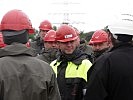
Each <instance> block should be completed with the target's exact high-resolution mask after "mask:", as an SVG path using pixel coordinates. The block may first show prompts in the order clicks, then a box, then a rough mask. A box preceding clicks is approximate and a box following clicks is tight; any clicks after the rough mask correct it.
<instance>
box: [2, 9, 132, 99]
mask: <svg viewBox="0 0 133 100" xmlns="http://www.w3.org/2000/svg"><path fill="white" fill-rule="evenodd" d="M121 16H124V18H123V17H122V18H120V20H118V22H114V23H113V24H110V25H108V27H107V29H100V30H96V31H95V32H94V34H93V35H92V37H91V39H90V41H89V43H87V42H86V41H85V40H80V35H79V34H80V33H79V31H78V30H77V29H76V28H74V27H73V26H70V25H67V24H62V25H61V26H59V27H58V29H57V30H53V28H52V25H51V23H50V22H49V21H48V20H44V21H42V22H41V24H40V26H39V29H40V30H39V36H38V37H37V38H36V44H37V45H35V44H32V43H31V44H30V46H31V47H28V46H27V45H26V44H27V43H29V42H28V41H29V34H33V33H34V29H33V27H32V23H31V21H30V19H29V17H28V16H27V15H26V14H25V13H24V12H23V11H21V10H17V9H14V10H10V11H8V12H7V13H6V14H5V15H4V16H3V18H2V20H1V23H0V31H1V34H2V38H3V40H2V41H3V42H4V44H5V45H4V46H3V47H2V48H0V100H132V99H133V96H132V93H133V92H132V91H133V88H132V87H133V84H132V83H133V82H132V81H133V80H132V79H133V68H132V65H133V61H132V59H133V44H132V37H133V29H132V28H133V16H132V15H130V14H122V15H121ZM34 46H38V47H39V49H36V52H37V55H36V52H35V48H34ZM37 50H38V51H37ZM35 55H36V56H35Z"/></svg>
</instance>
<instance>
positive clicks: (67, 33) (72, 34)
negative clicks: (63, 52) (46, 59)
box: [56, 24, 78, 42]
mask: <svg viewBox="0 0 133 100" xmlns="http://www.w3.org/2000/svg"><path fill="white" fill-rule="evenodd" d="M77 38H78V36H77V33H76V31H75V29H74V28H73V27H71V26H69V25H66V24H63V25H61V26H60V27H59V28H58V29H57V31H56V40H57V41H59V42H68V41H72V40H76V39H77Z"/></svg>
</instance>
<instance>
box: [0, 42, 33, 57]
mask: <svg viewBox="0 0 133 100" xmlns="http://www.w3.org/2000/svg"><path fill="white" fill-rule="evenodd" d="M17 55H29V56H35V51H34V49H32V48H28V47H26V46H25V45H24V44H20V43H13V44H11V45H7V46H6V47H4V48H1V49H0V57H4V56H17Z"/></svg>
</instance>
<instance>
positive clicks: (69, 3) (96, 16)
mask: <svg viewBox="0 0 133 100" xmlns="http://www.w3.org/2000/svg"><path fill="white" fill-rule="evenodd" d="M12 9H20V10H23V11H24V12H25V13H26V14H27V15H28V16H29V18H30V19H31V21H32V24H33V27H35V28H36V29H38V27H39V24H40V22H41V21H43V20H45V19H47V20H49V21H51V23H53V25H57V26H58V25H59V23H62V22H63V21H68V22H70V23H73V26H75V27H77V28H78V29H79V30H82V31H85V32H87V31H93V30H97V29H101V28H103V27H104V26H106V25H108V24H109V23H110V22H112V21H113V20H115V18H117V15H118V14H120V13H130V14H133V0H0V19H2V17H3V15H4V14H5V13H6V12H7V11H9V10H12Z"/></svg>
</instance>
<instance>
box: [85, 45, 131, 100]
mask: <svg viewBox="0 0 133 100" xmlns="http://www.w3.org/2000/svg"><path fill="white" fill-rule="evenodd" d="M88 80H89V83H88V88H87V92H86V96H85V100H132V99H133V47H132V45H131V44H126V43H125V44H120V45H118V46H116V47H114V48H112V49H111V50H110V51H109V52H108V53H105V54H103V55H102V56H100V57H99V58H98V59H97V60H96V62H95V63H94V64H93V66H92V67H91V69H90V70H89V72H88Z"/></svg>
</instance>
